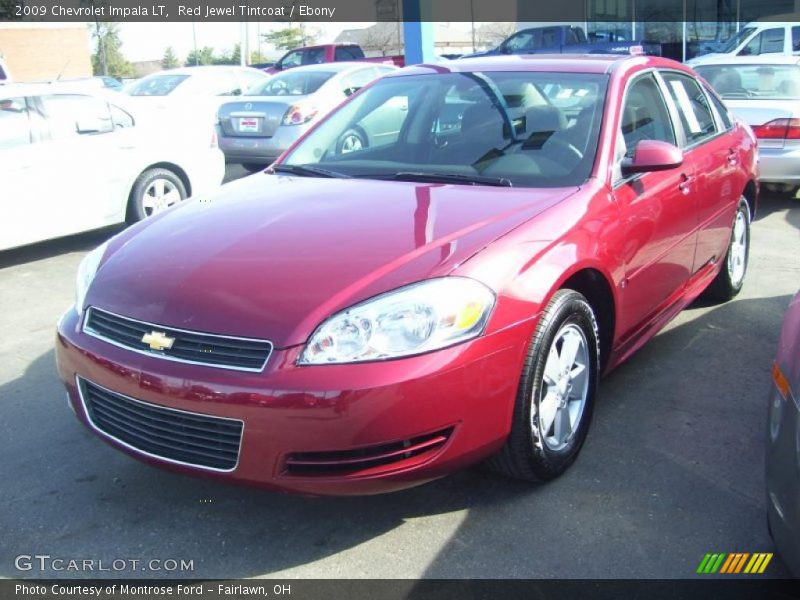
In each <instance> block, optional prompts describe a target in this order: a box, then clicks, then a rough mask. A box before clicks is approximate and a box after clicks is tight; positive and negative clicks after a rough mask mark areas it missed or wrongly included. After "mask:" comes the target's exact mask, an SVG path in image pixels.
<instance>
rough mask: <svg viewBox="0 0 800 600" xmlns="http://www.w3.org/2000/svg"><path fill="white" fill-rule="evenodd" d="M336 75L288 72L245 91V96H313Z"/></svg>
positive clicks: (323, 72) (318, 72)
mask: <svg viewBox="0 0 800 600" xmlns="http://www.w3.org/2000/svg"><path fill="white" fill-rule="evenodd" d="M335 74H336V73H334V72H333V71H302V72H299V73H298V72H297V71H289V72H287V73H280V74H278V75H275V76H274V77H272V78H270V79H268V80H267V81H266V82H263V83H258V84H257V85H254V86H253V87H251V88H250V89H248V90H247V93H246V94H245V96H305V95H306V94H313V93H314V92H316V91H317V90H318V89H319V88H321V87H322V84H324V83H325V82H326V81H328V80H329V79H330V78H331V77H333V76H334V75H335Z"/></svg>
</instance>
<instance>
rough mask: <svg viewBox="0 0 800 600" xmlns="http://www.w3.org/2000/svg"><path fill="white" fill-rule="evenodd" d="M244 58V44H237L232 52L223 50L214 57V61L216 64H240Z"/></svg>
mask: <svg viewBox="0 0 800 600" xmlns="http://www.w3.org/2000/svg"><path fill="white" fill-rule="evenodd" d="M241 60H242V46H241V44H235V45H234V46H233V49H232V50H231V51H230V52H223V53H222V54H220V55H219V56H216V57H214V58H213V60H212V62H213V64H215V65H238V64H240V62H241Z"/></svg>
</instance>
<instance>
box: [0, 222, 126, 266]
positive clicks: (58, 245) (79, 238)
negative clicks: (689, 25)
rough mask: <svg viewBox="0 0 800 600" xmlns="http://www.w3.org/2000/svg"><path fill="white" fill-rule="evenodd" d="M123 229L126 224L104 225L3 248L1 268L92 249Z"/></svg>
mask: <svg viewBox="0 0 800 600" xmlns="http://www.w3.org/2000/svg"><path fill="white" fill-rule="evenodd" d="M123 229H125V226H124V225H114V226H112V227H104V228H103V229H96V230H94V231H89V232H86V233H80V234H77V235H70V236H66V237H62V238H58V239H55V240H48V241H46V242H39V243H37V244H30V245H28V246H22V247H21V248H12V249H11V250H3V251H0V269H4V268H6V267H11V266H14V265H22V264H25V263H29V262H34V261H37V260H44V259H46V258H51V257H53V256H59V255H61V254H66V253H69V252H85V251H88V250H92V249H93V248H95V247H97V246H99V245H100V244H102V243H103V242H105V241H106V240H107V239H108V238H110V237H111V236H113V235H115V234H117V233H119V232H120V231H122V230H123Z"/></svg>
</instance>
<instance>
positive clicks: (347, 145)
mask: <svg viewBox="0 0 800 600" xmlns="http://www.w3.org/2000/svg"><path fill="white" fill-rule="evenodd" d="M367 146H369V142H367V136H366V134H365V133H364V132H363V131H361V130H360V129H358V128H353V129H348V130H347V131H345V132H344V134H343V135H342V137H341V138H339V143H338V144H336V153H337V154H349V153H350V152H357V151H359V150H363V149H364V148H366V147H367Z"/></svg>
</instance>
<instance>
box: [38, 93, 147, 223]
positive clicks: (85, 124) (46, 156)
mask: <svg viewBox="0 0 800 600" xmlns="http://www.w3.org/2000/svg"><path fill="white" fill-rule="evenodd" d="M37 101H38V103H39V105H40V107H41V110H42V112H43V114H44V116H45V118H46V121H47V127H48V131H49V139H48V140H47V141H44V142H42V144H41V157H42V162H43V164H44V165H46V170H47V173H48V174H49V175H48V176H49V177H52V178H53V180H55V181H58V182H59V185H58V188H59V193H58V197H59V200H58V202H57V203H56V204H55V205H54V206H53V207H52V212H51V215H52V216H53V218H57V219H58V220H59V222H60V223H61V224H62V225H63V227H64V228H65V229H66V232H67V233H74V232H78V231H86V230H88V229H92V228H96V227H101V226H103V225H106V224H110V223H114V222H117V221H119V220H121V218H120V217H121V216H124V206H125V202H126V199H127V194H128V192H129V191H130V190H129V186H128V184H129V183H130V181H129V179H130V169H131V168H132V167H131V156H132V153H134V152H135V150H136V147H135V143H134V140H133V138H132V130H131V129H129V128H119V129H118V128H116V127H115V126H114V119H113V118H112V115H111V109H110V107H109V105H108V103H107V102H106V101H105V100H102V99H100V98H96V97H93V96H86V95H82V94H47V95H43V96H40V97H38V98H37Z"/></svg>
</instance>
